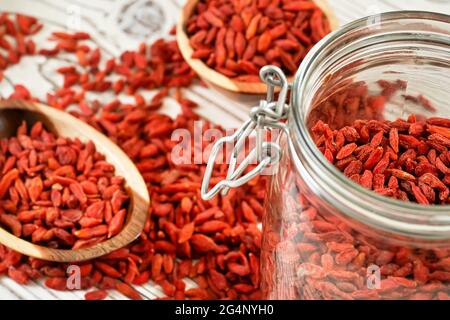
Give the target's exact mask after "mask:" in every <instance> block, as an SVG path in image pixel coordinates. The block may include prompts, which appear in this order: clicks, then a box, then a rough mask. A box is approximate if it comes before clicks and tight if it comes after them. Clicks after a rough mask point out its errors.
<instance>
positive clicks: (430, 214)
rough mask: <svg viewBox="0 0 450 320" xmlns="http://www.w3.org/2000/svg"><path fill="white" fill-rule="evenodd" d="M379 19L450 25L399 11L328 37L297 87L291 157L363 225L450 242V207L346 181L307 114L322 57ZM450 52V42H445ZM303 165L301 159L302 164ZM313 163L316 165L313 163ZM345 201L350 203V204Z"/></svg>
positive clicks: (441, 17) (439, 17)
mask: <svg viewBox="0 0 450 320" xmlns="http://www.w3.org/2000/svg"><path fill="white" fill-rule="evenodd" d="M374 18H377V19H378V21H380V23H382V22H390V21H402V20H411V19H414V20H423V21H436V22H442V23H445V24H448V25H449V26H450V16H449V15H445V14H440V13H433V12H427V11H393V12H387V13H381V14H379V15H376V16H371V17H370V16H369V17H364V18H361V19H359V20H356V21H353V22H351V23H348V24H346V25H344V26H342V27H341V28H339V29H338V30H336V31H335V32H333V33H331V34H329V35H328V36H326V37H325V38H323V39H322V40H321V41H320V42H319V43H318V44H316V45H315V46H314V48H313V49H312V50H311V51H310V52H309V53H308V55H307V56H306V57H305V59H304V60H303V62H302V64H301V65H300V67H299V69H298V71H297V73H296V75H295V77H294V82H293V85H292V91H291V94H292V99H291V106H292V107H291V112H292V115H291V116H290V118H289V119H290V121H291V122H292V120H293V121H294V124H293V125H291V126H290V128H291V129H290V139H289V141H290V152H291V156H295V157H297V156H298V155H299V154H301V156H302V158H303V159H304V160H306V161H308V162H309V163H310V164H312V166H311V168H310V170H309V172H308V174H311V175H312V176H313V178H314V179H319V180H320V181H321V182H322V183H323V185H326V186H327V187H328V189H329V190H322V191H323V192H322V196H324V197H325V198H327V197H328V199H334V200H335V199H336V197H337V198H338V199H347V200H349V201H350V202H351V203H345V204H344V203H340V202H339V201H338V202H333V203H332V205H333V206H335V207H337V208H338V209H340V211H341V212H343V213H345V214H346V215H348V216H350V218H354V219H356V220H357V221H360V222H362V223H364V224H365V225H370V226H373V227H376V228H378V229H381V230H384V231H388V232H394V233H397V234H401V235H407V236H413V237H418V238H426V239H439V240H442V239H447V240H448V239H450V205H429V206H425V205H420V204H416V203H411V202H406V201H400V200H397V199H393V198H389V197H385V196H382V195H379V194H377V193H375V192H373V191H372V190H368V189H366V188H363V187H362V186H360V185H359V184H357V183H355V182H353V181H351V180H350V179H348V178H347V177H345V176H344V175H343V174H342V173H341V172H340V171H339V170H338V169H337V168H336V167H335V166H334V165H332V164H331V163H330V162H329V161H328V160H326V158H325V157H324V156H323V154H322V153H321V152H320V150H319V149H318V148H317V147H316V145H315V143H314V141H313V139H312V137H311V135H310V133H309V130H308V128H307V125H306V114H305V113H303V112H302V108H300V106H302V105H303V104H304V103H306V102H305V92H306V89H305V86H306V83H307V81H308V77H309V76H310V75H311V73H312V72H314V71H312V70H311V65H312V64H313V62H315V61H316V60H317V59H319V58H322V56H323V52H324V49H325V48H327V47H328V46H329V45H331V44H333V43H335V42H336V41H339V39H341V38H342V37H343V36H345V35H346V34H347V33H348V32H351V31H355V30H359V29H361V28H365V27H368V26H370V24H368V21H374ZM445 45H446V47H449V48H450V37H448V40H447V41H446V43H445ZM299 161H300V160H299ZM311 161H313V162H311ZM344 202H345V201H344Z"/></svg>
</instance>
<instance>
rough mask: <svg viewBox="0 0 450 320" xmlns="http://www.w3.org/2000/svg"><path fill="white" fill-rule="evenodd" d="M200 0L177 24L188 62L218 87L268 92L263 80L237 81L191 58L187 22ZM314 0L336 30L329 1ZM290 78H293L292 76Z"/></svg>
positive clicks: (192, 2)
mask: <svg viewBox="0 0 450 320" xmlns="http://www.w3.org/2000/svg"><path fill="white" fill-rule="evenodd" d="M198 1H199V0H188V1H187V3H186V5H185V6H184V7H183V10H182V11H181V15H180V18H179V19H178V24H177V42H178V46H179V48H180V51H181V54H182V55H183V57H184V59H185V60H186V62H187V63H188V64H189V65H190V66H191V68H192V69H193V70H194V71H195V72H196V73H197V74H198V75H199V76H200V78H202V79H203V80H206V81H208V82H210V83H212V84H214V85H216V86H218V87H221V88H224V89H226V90H229V91H234V92H240V93H252V94H265V93H266V92H267V86H266V84H264V83H262V82H243V81H235V80H233V79H232V78H229V77H227V76H225V75H223V74H222V73H220V72H217V71H216V70H214V69H212V68H210V67H209V66H208V65H206V63H204V62H203V61H202V60H200V59H192V58H191V56H192V53H193V52H194V50H193V49H192V47H191V45H190V44H189V37H188V35H187V34H186V23H187V20H188V19H189V17H190V16H191V15H192V14H193V12H194V9H195V7H196V4H197V2H198ZM314 2H315V3H316V5H317V6H318V7H319V8H320V9H322V11H323V12H324V14H325V15H326V16H327V18H328V20H329V21H330V28H331V30H332V31H334V30H336V29H337V28H338V27H339V22H338V20H337V18H336V16H335V14H334V12H333V10H332V9H331V8H330V6H329V5H328V2H327V1H326V0H314ZM288 79H289V80H292V77H290V78H288Z"/></svg>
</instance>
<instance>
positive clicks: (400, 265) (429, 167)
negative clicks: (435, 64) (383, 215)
mask: <svg viewBox="0 0 450 320" xmlns="http://www.w3.org/2000/svg"><path fill="white" fill-rule="evenodd" d="M375 85H376V86H377V87H378V88H379V91H380V94H379V95H375V94H373V92H374V89H373V86H372V87H371V88H372V91H369V85H368V84H367V83H365V82H363V81H360V82H355V83H347V85H346V86H345V87H344V88H341V89H340V90H336V91H335V92H333V93H332V94H331V95H329V96H327V99H324V100H323V101H322V100H319V101H320V103H318V104H317V105H316V106H315V108H313V110H312V111H311V113H310V115H309V118H308V123H307V124H308V126H309V128H310V131H311V136H312V138H313V141H314V143H315V144H316V146H317V147H318V149H319V150H320V152H321V153H322V154H323V155H324V157H325V158H326V159H327V160H328V161H329V162H330V163H332V164H333V165H334V166H335V167H336V168H337V169H339V171H341V172H342V173H343V174H344V175H345V176H346V177H347V178H348V179H349V180H352V181H353V182H355V183H357V184H359V185H361V186H362V187H364V188H367V189H369V190H372V191H373V192H374V193H377V194H379V195H382V196H386V197H390V198H394V199H397V200H401V201H404V202H414V203H419V204H421V205H427V206H433V205H434V206H438V205H449V204H450V197H449V196H450V193H449V186H450V151H449V148H450V119H448V118H441V117H430V118H425V117H423V116H418V115H414V114H412V115H410V116H409V117H408V118H407V119H406V120H403V119H397V120H394V121H389V120H386V119H384V114H385V108H386V105H387V102H389V100H390V99H391V97H392V96H394V95H397V96H399V97H401V98H402V99H404V100H406V101H409V102H411V103H412V104H414V107H415V109H416V110H420V108H423V110H425V111H435V108H434V106H433V105H432V104H431V102H430V101H429V100H428V99H426V98H425V97H424V96H418V97H413V96H409V95H402V93H403V92H404V91H405V90H404V89H405V88H406V83H405V82H403V81H400V80H397V81H386V80H380V81H378V82H377V83H375ZM371 92H372V93H371ZM284 161H286V163H284V162H283V163H282V164H280V166H283V167H286V168H288V169H286V172H285V173H284V175H278V176H277V177H275V179H276V182H275V183H272V189H275V191H273V190H272V191H271V192H270V194H269V195H268V203H269V205H268V206H267V210H266V212H265V216H264V221H263V226H264V230H263V231H264V236H263V245H262V254H261V259H262V261H264V262H263V269H262V277H263V279H262V290H263V292H264V296H265V297H268V298H283V299H346V300H347V299H348V300H353V299H418V300H431V299H439V300H448V299H450V295H449V281H450V249H449V245H448V242H444V241H441V242H439V241H436V242H434V243H433V242H432V241H429V243H428V242H427V241H426V240H423V239H421V240H422V241H419V240H415V239H414V236H411V238H408V237H406V236H403V237H402V236H398V235H397V234H395V233H389V231H385V230H380V229H376V228H375V227H372V226H371V225H369V224H367V225H366V224H364V223H363V222H361V221H356V222H355V221H354V220H352V218H350V217H349V216H347V215H346V212H344V213H342V212H341V211H340V209H338V208H337V207H333V204H331V205H327V204H324V203H325V201H324V200H322V199H321V197H320V196H318V195H317V194H316V192H315V191H311V190H310V189H309V187H308V183H307V182H305V181H303V177H301V176H300V175H298V174H297V173H296V171H295V169H292V168H290V167H292V166H293V164H292V163H291V162H289V160H284ZM290 170H292V172H295V173H293V174H292V176H291V175H290ZM278 185H281V186H282V195H279V193H280V190H277V189H276V186H278ZM274 186H275V187H274ZM349 190H351V189H350V188H349ZM272 193H273V194H272ZM425 208H427V207H424V209H425ZM353 210H355V211H357V210H358V209H353ZM355 220H356V219H355ZM447 241H448V240H447ZM438 244H439V245H438Z"/></svg>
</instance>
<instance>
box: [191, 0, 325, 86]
mask: <svg viewBox="0 0 450 320" xmlns="http://www.w3.org/2000/svg"><path fill="white" fill-rule="evenodd" d="M186 31H187V34H188V36H189V43H190V45H191V47H192V48H193V50H194V52H193V53H192V58H196V59H201V60H203V61H204V62H205V63H206V64H207V65H208V66H209V67H211V68H214V69H215V70H216V71H218V72H220V73H222V74H224V75H225V76H228V77H231V78H234V79H236V80H238V81H248V82H258V81H260V80H259V78H258V74H259V69H260V68H261V67H263V66H265V65H267V64H272V65H277V66H279V67H281V68H282V69H283V71H285V72H286V74H289V75H293V74H295V72H296V71H297V68H298V66H299V65H300V63H301V61H302V60H303V58H304V57H305V56H306V54H307V53H308V51H309V50H310V49H311V48H312V47H313V46H314V44H316V43H317V42H318V41H319V40H320V39H322V38H323V37H324V36H325V35H326V34H328V33H329V32H330V24H329V21H328V19H327V17H326V16H325V15H324V13H323V12H322V10H321V9H320V8H319V7H318V6H317V5H316V4H315V3H314V1H309V0H308V1H270V0H263V1H261V0H259V1H256V0H251V1H230V0H227V1H217V0H202V1H198V3H197V4H196V8H195V11H194V13H193V15H192V16H191V17H190V18H189V19H188V20H187V23H186Z"/></svg>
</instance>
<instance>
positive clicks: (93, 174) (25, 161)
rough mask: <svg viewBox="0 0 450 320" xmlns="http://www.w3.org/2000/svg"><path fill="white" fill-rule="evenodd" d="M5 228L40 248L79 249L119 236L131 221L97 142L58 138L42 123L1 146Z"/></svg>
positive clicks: (120, 184) (120, 185) (0, 217)
mask: <svg viewBox="0 0 450 320" xmlns="http://www.w3.org/2000/svg"><path fill="white" fill-rule="evenodd" d="M0 168H1V172H2V177H1V179H0V201H1V208H2V210H1V212H0V225H2V226H3V227H5V228H6V229H8V230H10V231H11V233H13V234H14V235H15V236H16V237H21V238H24V239H26V240H29V241H31V242H33V243H36V244H41V245H44V246H47V247H51V248H72V249H79V248H83V247H87V246H91V245H94V244H96V243H99V242H102V241H104V240H105V239H107V238H110V237H113V236H115V235H116V234H117V233H119V232H120V230H121V229H122V226H123V223H124V221H125V218H126V215H127V206H128V198H129V196H128V194H127V191H126V190H125V187H124V179H123V178H122V177H119V176H115V175H114V166H113V165H111V164H109V163H108V162H107V161H106V160H105V157H104V156H103V155H102V154H101V153H99V152H97V151H96V148H95V145H94V143H93V142H92V141H89V142H88V143H86V144H84V143H82V142H81V141H80V140H78V139H74V140H72V139H68V138H64V137H55V135H54V134H52V133H50V132H49V131H47V130H46V129H45V128H44V127H43V124H42V123H41V122H36V123H35V124H34V125H33V127H32V128H30V130H28V128H27V125H26V123H25V122H24V123H23V124H22V125H21V126H20V127H19V128H18V129H17V135H16V136H13V137H9V138H3V139H1V140H0Z"/></svg>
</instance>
